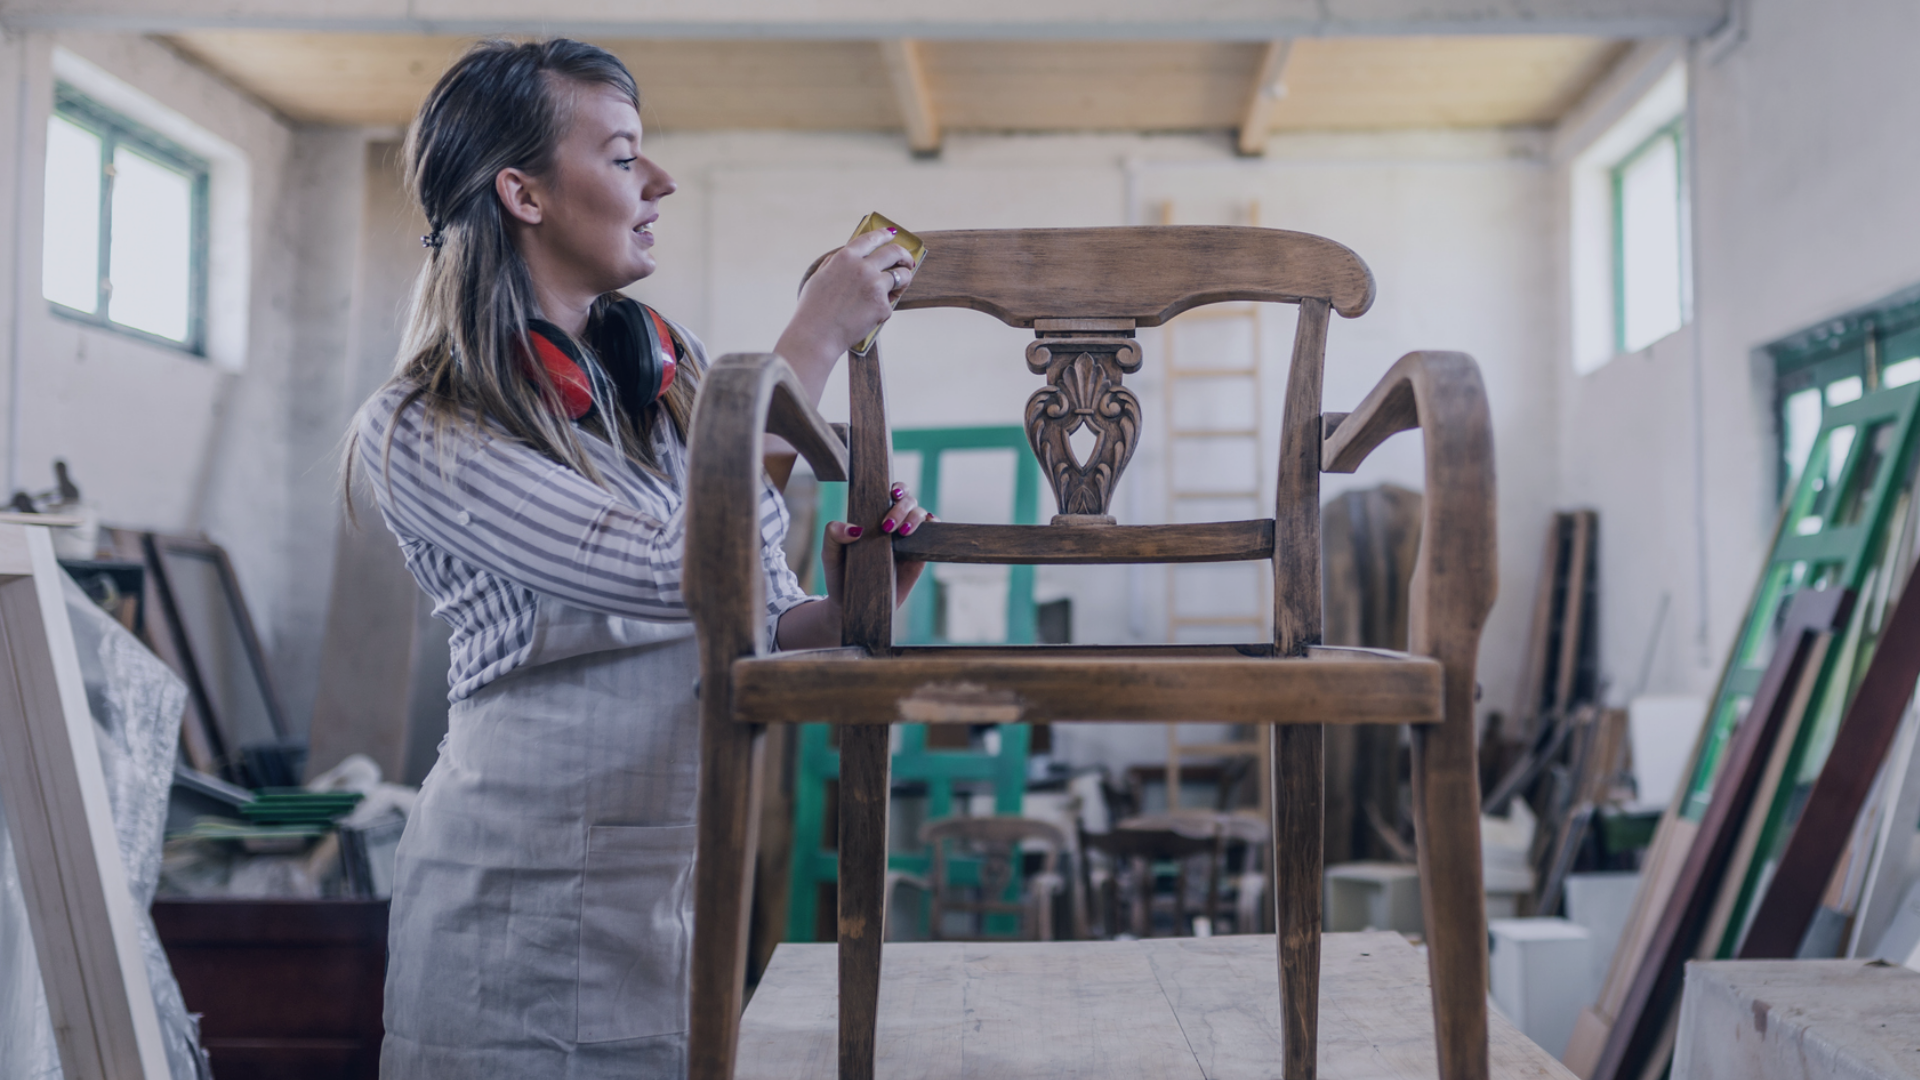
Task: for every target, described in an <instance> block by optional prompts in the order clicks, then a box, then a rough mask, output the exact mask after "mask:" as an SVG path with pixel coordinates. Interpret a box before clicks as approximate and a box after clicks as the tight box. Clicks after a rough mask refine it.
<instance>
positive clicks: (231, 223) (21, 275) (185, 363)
mask: <svg viewBox="0 0 1920 1080" xmlns="http://www.w3.org/2000/svg"><path fill="white" fill-rule="evenodd" d="M4 46H5V47H4V49H0V140H4V142H3V143H0V145H5V146H7V147H8V148H9V153H8V155H7V165H6V167H5V169H4V170H0V198H3V199H4V205H5V206H6V208H7V213H6V214H5V215H4V217H3V218H0V251H5V252H6V253H7V258H6V259H5V260H4V266H0V282H4V283H5V289H4V296H5V300H4V303H5V310H6V311H7V315H8V322H7V327H8V331H9V337H8V338H7V340H6V341H5V343H4V346H5V349H6V351H5V353H4V354H0V355H4V356H5V357H6V359H7V362H9V363H11V364H13V365H14V373H15V377H16V378H17V379H18V386H19V408H18V409H17V410H10V412H9V414H8V415H11V414H12V412H17V415H18V419H19V422H18V424H17V425H15V426H12V427H11V428H10V430H9V431H8V433H7V443H6V447H7V450H8V468H9V472H10V473H11V474H12V475H13V476H14V477H15V478H16V483H18V484H19V485H20V486H24V487H28V488H30V489H36V490H37V489H43V488H46V487H48V486H50V485H51V483H52V473H51V470H50V465H49V463H50V462H51V460H52V459H53V458H55V457H64V458H65V459H66V460H67V461H68V462H69V464H70V465H71V466H72V468H73V473H74V476H75V479H76V480H77V481H78V482H79V484H80V485H81V488H82V490H83V492H84V494H85V495H86V497H87V498H88V499H89V500H90V501H92V502H94V503H96V504H97V505H98V506H99V508H100V511H101V515H102V517H103V519H104V520H105V521H106V522H107V523H109V524H117V525H127V526H135V527H140V528H151V529H157V530H161V531H166V532H175V533H189V534H191V533H205V534H206V535H208V536H209V537H211V538H212V539H214V540H215V541H217V542H219V543H221V544H223V545H225V546H226V548H227V549H228V551H229V552H230V553H231V555H232V557H233V561H234V564H235V568H236V571H237V572H238V574H239V577H240V581H241V587H242V589H243V591H244V592H245V593H246V596H247V600H248V603H249V606H250V607H251V609H252V612H253V616H254V620H255V623H256V625H257V627H258V629H259V631H260V633H261V636H262V638H263V640H264V643H265V645H266V647H267V651H268V654H269V662H270V664H271V666H272V668H273V674H274V676H275V677H276V681H277V682H278V684H279V686H278V689H279V690H280V694H281V697H282V699H283V700H284V702H285V703H286V705H287V706H288V712H289V714H290V718H291V720H292V723H293V728H294V731H295V733H296V734H298V733H299V732H301V731H303V730H304V728H305V722H306V716H307V714H308V712H309V710H310V708H311V704H312V698H313V692H314V678H315V675H316V673H317V671H318V664H319V644H320V643H319V633H320V627H321V625H322V622H323V616H324V612H325V604H326V598H327V589H328V585H329V581H328V576H329V574H330V572H331V569H332V547H333V535H334V516H335V512H334V497H333V486H334V484H335V483H336V478H335V470H334V459H335V454H336V451H337V445H338V439H339V436H340V433H341V431H342V430H343V428H344V425H345V419H346V416H347V414H348V413H349V412H350V411H351V408H352V406H353V405H354V404H356V403H357V401H358V396H356V393H355V391H356V389H357V388H356V386H354V385H351V384H350V381H349V379H348V378H347V370H348V369H347V365H345V364H344V363H343V360H344V359H345V358H346V357H347V356H349V355H350V354H351V343H352V338H353V330H354V326H355V324H354V322H353V320H352V319H351V317H350V316H351V314H352V312H353V310H354V304H355V302H356V291H355V286H356V282H357V281H358V279H359V267H358V265H357V262H356V260H357V258H358V252H359V248H360V244H361V229H362V222H363V219H364V218H365V217H366V215H365V214H364V213H363V212H362V206H361V204H362V202H363V200H364V195H365V193H364V182H363V179H362V174H363V172H364V167H365V159H366V149H365V144H366V138H365V136H364V135H363V133H360V132H357V131H350V130H342V129H327V128H298V127H294V126H292V125H290V124H288V123H287V122H286V121H285V120H284V119H282V118H280V117H279V116H277V115H276V114H274V113H273V112H271V111H270V110H268V109H267V108H265V107H263V106H261V105H260V104H259V103H257V102H255V101H254V100H252V99H251V98H249V97H247V96H245V95H243V94H241V93H239V92H237V91H235V90H234V89H233V88H232V87H230V86H229V85H227V84H226V83H225V82H223V81H222V80H220V79H218V78H216V77H214V76H212V75H210V74H208V73H207V72H206V71H204V70H202V69H201V68H199V67H197V66H195V65H193V64H191V63H189V62H187V61H185V60H183V59H181V58H180V57H179V56H177V55H176V54H174V53H173V52H172V51H170V50H169V49H167V48H165V47H163V46H162V45H160V44H157V43H155V42H153V41H150V40H148V39H144V38H140V37H136V36H131V35H106V34H101V35H94V34H71V33H59V34H27V35H21V36H16V37H10V38H8V39H7V40H6V41H5V43H4ZM56 50H64V51H65V52H66V53H67V54H70V55H71V56H73V57H77V58H78V60H79V61H80V63H81V64H83V65H86V66H89V67H91V68H93V69H97V70H98V71H99V72H104V73H106V75H107V76H108V77H109V78H110V79H112V80H113V81H114V82H116V83H118V84H120V85H119V87H118V90H119V92H131V93H133V94H135V95H138V97H139V98H142V99H144V104H143V107H146V108H154V107H157V108H158V109H160V110H163V113H162V114H161V115H162V119H163V120H165V122H166V123H167V124H170V125H174V128H172V129H168V131H169V134H173V131H174V130H175V129H178V130H191V131H195V132H198V133H199V134H200V135H201V136H204V137H205V138H207V139H210V140H213V141H214V142H215V143H217V144H218V145H219V146H220V147H221V148H223V149H222V153H224V154H226V155H228V157H227V158H223V159H218V160H216V176H215V178H214V181H215V182H214V190H213V191H212V193H211V198H210V202H211V203H212V206H211V210H212V216H213V218H214V235H213V246H214V248H215V252H214V255H215V260H214V266H213V268H212V270H213V277H214V278H215V279H216V281H215V283H214V284H215V287H214V288H213V289H212V291H211V304H210V306H211V308H212V310H211V312H210V314H211V318H210V323H212V324H213V327H212V329H213V334H212V337H213V341H212V343H211V345H212V347H211V348H210V350H209V352H210V354H211V355H210V356H209V357H208V358H199V357H193V356H189V355H186V354H185V353H182V352H180V351H178V350H174V349H170V348H166V347H164V346H158V345H153V344H150V343H147V342H145V341H140V340H137V339H135V338H133V337H130V336H128V335H124V334H119V333H115V332H112V331H108V330H103V329H99V328H95V327H91V326H86V325H82V324H80V323H76V322H74V321H72V320H68V319H64V318H61V317H59V316H57V315H54V314H53V313H52V311H51V310H50V309H49V306H48V305H47V303H46V301H44V300H43V299H42V298H41V296H40V258H41V243H42V237H41V231H42V225H41V217H40V206H41V197H42V195H41V192H42V188H43V186H44V171H43V170H44V162H45V138H46V124H47V117H48V114H49V111H50V109H51V104H52V92H53V82H54V78H55V71H54V68H55V66H56V63H68V62H67V61H64V60H61V61H56V59H55V53H56ZM114 103H115V104H118V102H117V101H116V102H114ZM137 118H140V119H143V120H147V119H149V118H148V117H146V116H145V115H141V116H139V117H137ZM22 119H24V121H25V123H24V125H21V124H20V123H19V121H20V120H22ZM149 122H150V123H152V121H151V120H149ZM155 126H161V125H158V124H156V125H155ZM181 141H183V142H189V145H192V143H191V142H190V141H189V140H188V139H186V138H182V139H181ZM236 214H238V219H237V220H236V219H235V215H236ZM16 268H18V272H16ZM223 305H225V306H223ZM236 305H239V306H241V310H238V311H236V310H234V308H235V306H236ZM389 350H390V346H389ZM5 389H6V384H5V382H4V381H0V394H3V393H4V392H5ZM0 400H4V399H0Z"/></svg>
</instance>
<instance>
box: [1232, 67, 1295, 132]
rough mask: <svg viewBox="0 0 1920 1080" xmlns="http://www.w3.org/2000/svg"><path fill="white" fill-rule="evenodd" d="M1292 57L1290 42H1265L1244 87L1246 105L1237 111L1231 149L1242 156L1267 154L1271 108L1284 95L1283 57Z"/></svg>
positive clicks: (1285, 69)
mask: <svg viewBox="0 0 1920 1080" xmlns="http://www.w3.org/2000/svg"><path fill="white" fill-rule="evenodd" d="M1292 55H1293V41H1292V39H1290V38H1281V39H1279V40H1278V41H1269V42H1268V43H1267V51H1266V53H1265V55H1263V56H1262V57H1261V58H1260V67H1259V69H1258V70H1256V71H1255V72H1254V74H1253V85H1252V86H1249V87H1248V88H1247V103H1246V104H1245V105H1244V106H1242V107H1241V109H1240V131H1239V134H1238V135H1237V136H1235V138H1234V149H1235V150H1238V151H1239V152H1240V153H1241V154H1242V155H1244V156H1246V157H1257V156H1259V155H1261V154H1264V153H1266V152H1267V136H1268V135H1269V134H1271V133H1272V131H1273V121H1272V117H1273V105H1274V103H1275V102H1277V101H1279V100H1280V99H1281V98H1283V97H1285V96H1286V93H1287V84H1286V82H1285V80H1286V77H1287V58H1288V57H1290V56H1292Z"/></svg>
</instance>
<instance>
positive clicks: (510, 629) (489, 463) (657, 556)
mask: <svg viewBox="0 0 1920 1080" xmlns="http://www.w3.org/2000/svg"><path fill="white" fill-rule="evenodd" d="M676 329H678V328H677V327H676ZM681 334H682V336H683V337H684V338H685V340H686V341H687V343H688V347H689V349H690V350H692V351H693V353H694V356H693V357H692V359H693V360H694V361H695V362H696V363H697V364H698V366H699V367H700V369H702V370H704V369H705V367H706V355H705V351H704V349H703V347H702V346H701V345H700V343H699V342H698V340H697V339H695V338H693V336H692V335H690V334H687V333H686V332H685V331H684V330H681ZM405 396H406V388H405V387H402V386H389V387H387V388H385V389H383V390H382V391H381V392H380V393H379V394H377V395H375V396H374V398H373V400H371V401H370V402H368V403H367V407H366V408H364V409H363V410H361V413H360V418H359V424H358V430H357V431H356V433H355V437H356V439H357V450H358V456H359V458H360V460H361V461H362V462H364V463H365V464H366V467H367V472H368V473H369V475H370V476H371V478H372V479H373V485H372V486H373V490H374V498H375V500H376V501H377V502H378V504H379V506H380V514H381V516H382V517H383V518H385V519H386V523H387V528H388V529H390V530H392V532H393V534H394V536H395V537H397V538H398V539H399V541H400V550H401V552H402V553H403V554H404V555H405V557H406V561H407V567H408V569H409V570H411V571H412V572H413V577H414V580H415V581H417V582H419V583H420V588H421V589H422V590H424V591H425V592H426V594H427V597H428V599H430V600H431V601H432V602H433V613H434V615H436V616H438V617H439V618H441V619H444V620H446V622H447V624H448V625H449V626H451V627H452V628H453V633H452V647H453V665H452V668H451V670H450V671H449V672H448V676H447V681H448V683H449V692H448V695H447V696H448V698H449V700H452V701H459V700H460V699H462V698H464V697H467V696H468V695H470V694H472V693H473V692H474V691H476V690H478V689H480V688H481V687H483V686H485V685H487V683H489V682H491V681H493V680H494V679H497V678H499V677H501V676H502V675H505V674H507V673H508V672H510V671H513V670H514V669H515V668H518V667H520V666H521V665H523V664H525V663H526V662H527V660H528V657H529V656H530V654H531V653H532V650H533V643H534V627H535V620H536V615H537V612H538V609H539V607H540V605H542V604H561V605H567V606H570V607H575V608H582V609H585V610H587V611H591V612H595V613H598V614H603V615H614V616H619V617H622V618H628V619H643V620H648V621H655V622H684V621H686V620H687V619H688V618H689V616H688V613H687V607H686V600H685V598H684V597H683V596H682V594H681V589H680V574H681V556H682V551H683V549H684V547H685V543H686V496H685V493H684V488H685V486H686V468H687V451H686V447H685V446H683V445H681V443H680V441H679V440H678V439H677V438H675V437H674V435H673V433H672V425H670V424H665V423H661V424H655V425H654V432H655V449H656V451H657V457H658V460H659V463H660V467H661V470H662V472H664V473H665V474H666V475H665V476H664V477H662V476H656V475H654V474H652V473H650V472H648V471H647V470H645V469H642V468H640V467H639V466H638V465H635V464H633V463H632V462H630V461H628V460H626V459H625V458H624V457H622V456H621V455H620V454H619V453H617V452H616V451H615V450H614V449H613V447H612V446H610V445H609V444H608V443H607V442H606V441H605V440H603V439H601V438H599V437H597V436H595V435H593V434H591V433H589V432H587V431H585V430H583V429H580V428H579V427H578V426H577V425H576V428H575V430H576V431H577V432H578V434H579V437H580V441H581V444H582V445H583V446H584V447H585V450H586V453H587V456H588V457H590V458H591V459H592V461H593V464H594V467H595V468H596V469H598V470H599V472H600V475H601V477H602V479H603V480H604V481H605V482H606V484H607V487H605V488H603V487H600V486H597V485H595V484H594V483H593V482H592V481H590V480H588V479H587V478H586V477H584V476H582V475H581V474H579V473H578V472H575V471H574V470H573V469H572V468H570V467H568V466H566V465H563V464H560V463H559V462H556V461H553V460H551V459H549V458H546V457H544V456H542V455H540V454H539V453H537V452H535V451H534V450H532V449H530V448H528V447H526V446H524V445H522V444H520V443H518V442H516V441H515V440H513V439H511V438H508V437H506V436H505V435H503V434H501V433H499V432H498V431H497V429H496V430H492V431H484V430H483V431H481V432H475V431H472V430H471V429H462V428H461V427H459V426H449V427H448V428H447V430H446V431H445V433H444V437H445V439H446V442H447V445H446V446H445V447H437V446H436V445H435V443H434V434H433V430H432V426H431V424H430V423H429V422H428V420H427V418H426V406H425V405H424V404H423V403H421V402H418V401H416V402H414V403H413V404H412V405H411V406H409V407H408V408H407V410H406V412H405V413H403V414H401V415H399V416H397V417H396V416H395V410H396V408H397V407H398V406H399V404H400V401H401V399H402V398H404V397H405ZM390 426H391V427H393V428H394V429H395V433H394V437H393V442H392V449H391V455H390V456H388V457H386V458H385V460H384V462H383V454H384V453H385V448H386V446H387V441H386V440H387V430H388V428H389V427H390ZM762 485H763V487H762V493H761V498H760V536H761V541H762V546H761V564H762V566H763V568H764V570H765V574H766V597H767V616H768V639H769V640H770V641H771V640H772V638H773V630H774V626H775V624H777V622H778V620H779V617H780V615H781V614H783V613H784V612H786V611H787V610H788V609H790V608H792V607H794V606H796V605H798V604H800V603H802V602H804V601H805V600H807V599H808V597H807V594H806V593H805V591H804V590H802V589H801V588H800V582H799V581H798V580H797V579H796V578H795V577H794V575H793V571H792V570H790V569H788V568H787V563H786V559H785V557H784V556H783V555H782V553H781V544H782V543H783V541H784V540H785V538H786V534H787V525H788V521H789V519H788V515H787V507H786V503H785V502H784V501H783V500H782V499H781V497H780V495H779V492H778V491H777V490H775V488H774V487H773V484H772V483H771V482H770V481H767V480H766V479H765V478H764V477H763V478H762Z"/></svg>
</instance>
